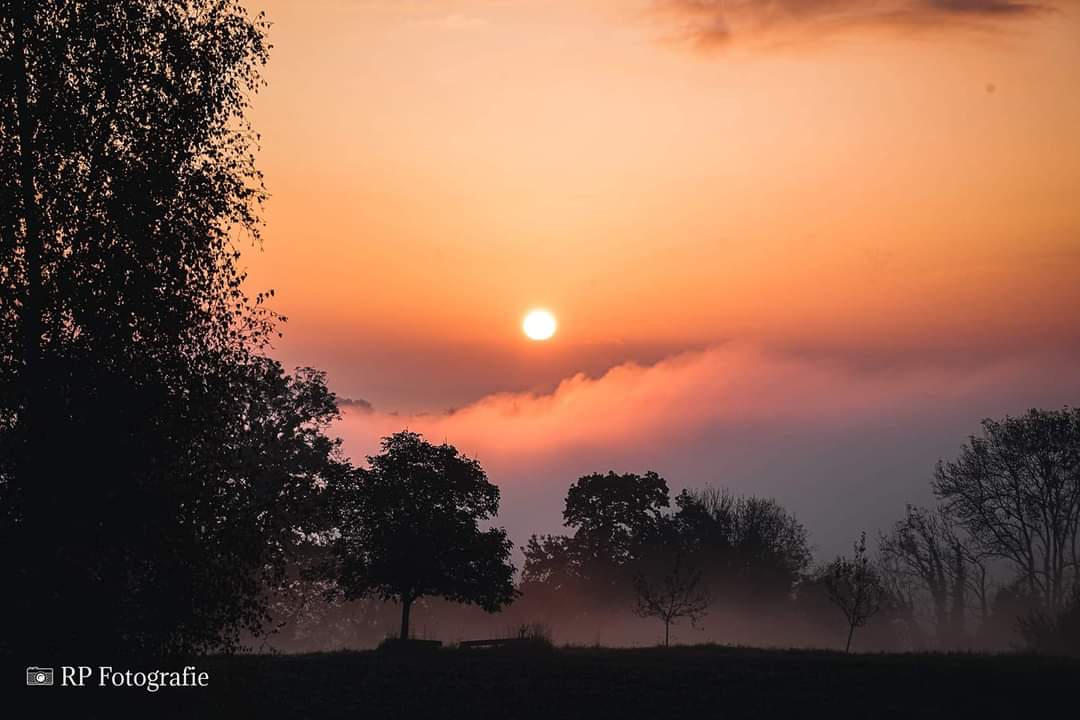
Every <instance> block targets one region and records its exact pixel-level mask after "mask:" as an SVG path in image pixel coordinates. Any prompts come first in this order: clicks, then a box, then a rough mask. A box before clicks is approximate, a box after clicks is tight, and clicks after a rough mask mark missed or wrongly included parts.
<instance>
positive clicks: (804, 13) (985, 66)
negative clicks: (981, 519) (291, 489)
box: [245, 0, 1080, 554]
mask: <svg viewBox="0 0 1080 720" xmlns="http://www.w3.org/2000/svg"><path fill="white" fill-rule="evenodd" d="M249 6H250V7H251V8H252V9H253V10H265V11H266V12H267V15H268V18H269V19H270V20H271V21H272V22H273V23H274V25H273V27H272V30H271V33H270V37H271V41H272V43H273V45H274V50H273V52H272V56H271V62H270V65H269V66H268V68H267V69H266V80H267V81H268V86H267V87H266V88H265V89H264V91H263V92H262V93H261V94H260V95H259V96H258V97H257V98H256V100H255V105H254V112H253V114H252V120H253V122H254V125H255V127H256V129H257V130H258V131H259V132H261V134H262V140H261V144H262V150H261V153H260V156H259V159H260V165H261V167H262V169H263V171H264V172H265V175H266V184H267V187H268V189H269V191H270V193H271V198H270V200H269V201H268V204H267V206H266V213H265V219H266V229H265V246H264V249H263V251H262V252H258V253H256V252H250V253H248V254H247V255H246V256H245V262H246V263H247V265H248V267H249V270H250V273H251V279H250V282H251V287H252V290H261V289H266V288H271V287H272V288H274V289H275V290H276V296H275V309H277V310H278V311H280V312H282V313H284V314H285V315H287V316H288V317H289V322H288V323H287V325H286V326H285V328H284V330H285V337H284V339H282V340H281V341H280V342H279V343H278V344H277V347H276V349H275V355H276V356H277V357H279V358H280V359H281V360H283V361H284V362H285V363H286V364H287V365H289V366H295V365H314V366H316V367H320V368H323V369H325V370H327V371H328V373H329V382H330V385H331V387H332V388H333V389H334V390H335V391H336V392H337V393H338V394H339V395H340V396H342V397H345V398H350V399H352V401H353V402H351V403H346V404H345V407H344V408H343V409H344V419H343V420H342V422H341V423H340V425H339V427H338V430H339V432H340V434H341V435H342V436H343V437H344V438H345V441H346V449H347V450H348V451H349V452H350V453H351V454H352V455H353V457H354V458H355V459H356V460H357V461H360V460H362V457H363V455H365V454H367V453H370V452H371V451H373V449H374V448H375V446H376V443H377V439H378V437H379V435H380V434H386V433H389V432H393V431H395V430H399V429H401V428H402V427H404V426H406V425H408V426H409V427H410V428H411V429H416V430H420V431H422V432H424V433H425V434H427V435H428V437H429V439H432V440H436V441H442V440H444V439H445V440H447V441H449V442H451V443H454V444H455V445H457V446H458V447H459V448H461V449H462V450H464V451H465V452H467V453H469V454H470V455H474V456H477V457H479V459H480V460H481V462H482V463H483V464H484V465H485V467H486V468H487V469H488V471H489V474H490V475H491V477H492V479H493V480H494V481H495V482H497V483H498V484H499V485H500V486H501V487H502V488H503V497H504V499H503V512H502V514H501V519H502V521H503V522H505V524H506V525H507V526H508V528H509V529H510V531H511V535H512V537H513V538H514V539H515V541H516V542H517V544H522V543H523V542H524V540H525V539H526V538H527V535H528V533H531V532H535V531H552V530H555V529H557V528H558V525H559V520H560V518H559V512H560V509H561V501H562V497H563V495H564V493H565V490H566V487H567V486H568V485H569V484H570V483H571V482H572V481H573V480H574V479H575V478H576V477H577V476H578V475H581V474H584V473H586V472H592V471H604V470H608V469H616V470H620V471H639V472H643V471H644V470H646V469H655V470H657V471H658V472H660V473H661V474H664V475H665V476H666V477H667V478H668V480H669V482H670V483H671V485H672V486H673V488H676V489H677V488H679V487H682V486H685V485H694V486H701V485H704V484H713V485H723V486H727V487H731V488H732V489H734V490H736V491H737V492H745V493H762V494H768V495H773V496H775V497H777V498H778V499H779V500H781V502H783V503H784V504H785V505H787V506H788V507H789V508H791V509H792V510H794V511H795V512H796V513H797V514H798V515H799V516H800V518H801V519H802V520H803V521H804V522H805V523H806V524H807V525H808V527H809V528H810V530H811V538H812V540H813V541H814V542H815V544H816V545H817V546H818V549H819V551H820V552H821V553H822V554H830V553H835V552H837V551H839V550H842V549H844V548H845V547H846V546H847V545H848V543H849V542H850V540H851V539H853V538H854V537H855V535H856V534H857V532H858V531H859V530H867V531H869V532H870V533H871V534H874V533H875V532H876V531H877V530H878V529H883V528H884V527H885V525H886V524H887V523H889V522H890V521H891V520H892V519H894V518H897V517H899V515H900V514H902V512H903V509H904V503H905V502H925V501H926V500H927V497H928V483H929V480H930V477H931V474H932V471H933V466H934V463H935V462H936V461H937V460H938V459H939V458H941V457H948V456H950V455H953V454H955V453H956V451H957V450H958V449H959V446H960V444H961V443H962V442H963V441H964V440H965V437H966V436H967V435H968V434H970V433H972V432H975V431H976V430H977V427H978V421H979V420H980V419H981V418H982V417H985V416H987V415H994V416H997V415H1002V414H1005V413H1018V412H1022V411H1024V410H1025V409H1027V408H1029V407H1032V406H1043V407H1060V406H1063V405H1065V404H1073V405H1075V404H1077V403H1080V372H1078V364H1080V313H1078V310H1077V309H1078V308H1080V200H1078V194H1080V2H1075V1H1073V0H1058V1H1054V0H1045V1H1044V0H1026V1H1025V2H1021V1H1019V0H1016V1H1013V0H879V1H878V2H865V1H863V0H333V1H331V0H312V1H309V2H304V3H298V2H291V1H287V0H274V1H272V2H271V1H269V0H261V1H258V0H251V2H250V3H249ZM533 307H544V308H547V309H549V310H551V311H552V312H553V313H554V315H555V316H556V317H557V318H558V322H559V328H558V332H557V333H556V335H555V336H554V338H552V339H551V340H549V341H546V342H542V343H537V342H533V341H530V340H528V339H527V338H525V336H524V335H523V334H522V332H521V321H522V317H523V316H524V314H525V313H526V312H527V311H528V310H529V309H531V308H533ZM451 408H453V409H454V411H453V412H452V413H450V412H448V411H449V410H450V409H451Z"/></svg>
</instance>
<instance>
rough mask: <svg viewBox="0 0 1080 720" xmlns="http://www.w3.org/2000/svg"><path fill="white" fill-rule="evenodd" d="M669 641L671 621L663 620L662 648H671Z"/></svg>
mask: <svg viewBox="0 0 1080 720" xmlns="http://www.w3.org/2000/svg"><path fill="white" fill-rule="evenodd" d="M670 639H671V621H670V620H665V621H664V647H671V645H670V643H669V642H668V641H669V640H670Z"/></svg>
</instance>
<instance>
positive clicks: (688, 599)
mask: <svg viewBox="0 0 1080 720" xmlns="http://www.w3.org/2000/svg"><path fill="white" fill-rule="evenodd" d="M668 562H669V563H670V565H668V567H667V568H666V570H665V571H663V572H661V573H659V575H660V577H659V578H657V577H655V576H651V575H650V574H647V573H644V572H639V573H637V574H636V575H635V576H634V590H635V592H636V593H637V606H636V607H635V608H634V613H635V614H636V615H637V616H638V617H643V618H650V617H651V618H657V619H658V620H661V621H662V622H663V623H664V647H668V646H669V645H670V640H671V626H672V624H673V623H676V622H678V620H679V619H680V618H689V619H690V624H691V625H696V624H697V622H698V620H700V619H701V618H702V617H704V616H705V613H706V611H707V610H708V608H709V595H708V593H707V592H706V590H705V588H704V587H703V583H702V575H703V573H702V571H701V569H700V568H697V567H693V566H691V565H690V563H689V562H688V561H687V557H686V553H685V552H684V551H682V550H675V551H673V552H672V553H670V554H669V556H668Z"/></svg>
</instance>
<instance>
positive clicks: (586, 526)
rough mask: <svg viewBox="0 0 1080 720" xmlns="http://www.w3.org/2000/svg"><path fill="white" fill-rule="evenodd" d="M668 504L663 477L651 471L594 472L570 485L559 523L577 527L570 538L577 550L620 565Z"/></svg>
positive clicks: (629, 555)
mask: <svg viewBox="0 0 1080 720" xmlns="http://www.w3.org/2000/svg"><path fill="white" fill-rule="evenodd" d="M669 505H670V500H669V494H668V486H667V481H665V480H664V478H662V477H660V476H659V475H657V474H656V473H655V472H647V473H645V474H644V475H635V474H634V473H626V474H623V475H620V474H618V473H615V472H609V473H607V474H606V475H601V474H599V473H594V474H592V475H585V476H584V477H581V478H579V479H578V481H577V482H576V483H574V484H573V485H571V486H570V489H569V490H568V491H567V493H566V509H565V510H564V511H563V522H565V523H566V526H567V527H569V528H573V529H574V530H575V533H574V541H575V543H576V544H577V545H578V546H579V547H580V548H583V549H584V550H585V551H586V552H587V553H589V554H590V555H591V556H592V557H593V558H596V559H601V560H604V561H609V562H611V563H614V564H616V565H618V564H622V563H624V562H626V560H628V559H629V558H630V557H631V554H632V548H633V544H634V541H635V539H636V538H638V537H640V536H641V535H642V534H643V533H644V532H646V531H647V530H648V529H649V528H651V527H652V526H653V525H654V524H655V523H656V522H657V520H658V519H659V518H660V517H661V516H662V515H663V510H664V508H666V507H668V506H669Z"/></svg>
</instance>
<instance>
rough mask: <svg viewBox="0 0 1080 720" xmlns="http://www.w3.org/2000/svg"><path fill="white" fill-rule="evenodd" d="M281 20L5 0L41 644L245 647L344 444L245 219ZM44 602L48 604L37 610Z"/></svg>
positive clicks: (9, 142) (13, 484)
mask: <svg viewBox="0 0 1080 720" xmlns="http://www.w3.org/2000/svg"><path fill="white" fill-rule="evenodd" d="M265 29H266V25H265V23H263V21H262V20H261V19H259V18H256V19H252V18H250V17H249V16H248V15H247V12H246V11H245V10H244V8H243V7H242V5H241V3H240V2H237V1H234V0H189V1H185V2H172V1H169V0H129V1H126V2H122V3H121V2H110V1H106V0H87V1H86V2H62V1H60V0H37V1H35V2H29V1H22V2H18V1H13V0H6V1H4V2H0V318H2V321H0V548H2V552H3V564H4V568H5V574H6V578H7V581H8V582H9V583H10V584H11V585H12V586H17V587H19V589H20V590H19V592H18V593H5V594H4V595H5V599H4V603H5V607H4V608H3V612H4V615H5V616H6V617H18V618H23V619H25V620H27V621H25V622H20V623H17V624H16V626H15V627H14V628H13V633H4V634H3V638H2V639H0V642H7V641H9V640H11V639H12V638H11V635H12V634H17V635H20V637H17V638H15V641H16V642H22V641H25V642H26V643H30V644H32V646H33V647H34V648H35V651H37V652H50V653H51V654H53V655H54V656H57V657H58V656H59V655H57V654H55V652H54V651H55V649H57V648H60V647H64V648H71V647H73V646H77V647H82V648H91V649H93V650H95V651H97V652H100V653H102V654H110V653H112V652H115V651H119V650H129V651H130V650H136V649H138V650H144V651H147V652H167V651H187V650H202V649H228V648H230V647H233V646H235V644H236V641H237V638H238V636H239V633H240V632H241V631H249V632H257V631H258V630H259V629H260V627H261V625H262V623H263V622H264V620H265V618H266V597H265V590H266V587H267V585H268V584H273V583H274V582H276V581H278V580H279V579H280V578H281V577H282V573H283V568H284V567H285V566H286V564H287V563H288V560H289V557H290V555H292V554H293V553H294V552H295V551H296V550H297V547H298V546H300V545H302V544H303V543H305V542H306V541H307V539H308V538H309V537H310V536H311V534H312V533H316V532H318V531H319V530H320V529H322V525H321V523H322V520H321V518H320V502H321V500H320V497H321V492H320V487H321V486H322V485H323V484H325V483H326V482H327V481H328V480H329V479H330V478H332V477H333V475H334V474H336V473H338V472H341V471H343V470H344V468H345V465H344V462H343V461H342V460H341V458H340V457H339V456H338V454H337V446H336V444H335V443H334V442H332V441H330V440H329V439H328V438H327V437H326V436H325V434H324V431H325V429H326V427H327V426H328V424H329V423H330V422H331V421H332V420H333V419H334V417H335V416H336V408H335V404H334V398H333V395H332V394H331V393H329V391H328V390H327V389H326V386H325V380H324V378H323V377H322V376H321V375H320V374H318V373H315V372H307V371H303V372H300V373H299V374H297V375H295V376H291V377H290V376H288V375H286V374H285V373H284V372H283V371H282V368H281V367H280V366H279V365H278V364H277V363H275V362H273V361H271V360H269V359H268V358H266V357H265V356H263V355H262V354H261V353H262V351H263V350H264V349H265V347H266V345H267V343H268V340H269V338H270V336H271V335H272V333H273V332H274V331H275V327H274V323H275V320H276V317H275V315H274V314H273V313H272V312H270V311H269V310H268V309H267V308H266V306H265V304H264V302H263V301H264V299H265V297H264V296H256V297H255V298H254V299H249V298H248V297H247V296H246V295H245V293H244V291H243V289H242V282H243V274H242V273H241V271H240V270H239V268H238V265H237V259H238V257H239V254H238V249H237V245H236V240H235V239H234V238H244V237H247V238H250V239H252V240H253V241H256V242H257V241H258V233H259V207H260V203H261V201H262V198H263V195H264V192H263V188H262V182H261V176H260V174H259V172H258V170H257V169H256V167H255V163H254V157H253V151H254V147H255V143H256V136H255V134H254V133H253V132H252V131H251V129H250V128H249V127H248V125H247V124H246V122H245V119H244V115H245V112H246V110H247V106H248V101H249V98H250V97H251V95H252V93H254V92H255V91H257V89H258V88H259V86H260V84H261V80H260V77H259V68H260V66H261V65H262V64H263V63H264V62H265V60H266V57H267V45H266V42H265V38H264V32H265ZM34 618H40V620H33V619H34Z"/></svg>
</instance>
